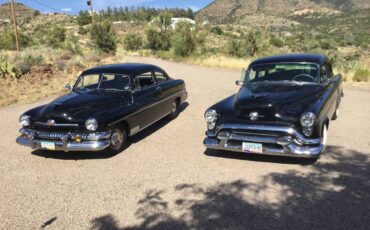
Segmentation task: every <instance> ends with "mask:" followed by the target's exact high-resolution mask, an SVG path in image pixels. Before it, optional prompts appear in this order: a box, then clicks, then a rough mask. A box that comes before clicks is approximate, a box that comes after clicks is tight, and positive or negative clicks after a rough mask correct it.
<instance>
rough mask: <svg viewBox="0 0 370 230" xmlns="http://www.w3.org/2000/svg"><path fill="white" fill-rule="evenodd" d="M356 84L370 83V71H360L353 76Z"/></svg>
mask: <svg viewBox="0 0 370 230" xmlns="http://www.w3.org/2000/svg"><path fill="white" fill-rule="evenodd" d="M353 81H355V82H370V71H369V70H368V69H358V70H357V71H356V72H355V75H354V76H353Z"/></svg>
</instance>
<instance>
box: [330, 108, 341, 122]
mask: <svg viewBox="0 0 370 230" xmlns="http://www.w3.org/2000/svg"><path fill="white" fill-rule="evenodd" d="M338 117H339V108H337V109H336V110H335V112H334V114H333V117H332V118H331V119H332V120H336V119H338Z"/></svg>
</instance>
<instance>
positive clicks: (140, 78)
mask: <svg viewBox="0 0 370 230" xmlns="http://www.w3.org/2000/svg"><path fill="white" fill-rule="evenodd" d="M133 82H134V89H136V90H140V89H144V88H147V87H149V86H151V85H154V84H155V80H154V77H153V74H152V72H145V73H141V74H139V75H136V76H135V78H134V80H133Z"/></svg>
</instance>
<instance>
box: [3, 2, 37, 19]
mask: <svg viewBox="0 0 370 230" xmlns="http://www.w3.org/2000/svg"><path fill="white" fill-rule="evenodd" d="M36 12H37V11H36V10H34V9H31V8H29V7H28V6H25V5H23V4H22V3H16V4H15V13H16V15H17V17H18V19H19V20H22V19H26V18H30V17H32V16H33V15H35V13H36ZM11 19H12V11H11V6H10V3H9V2H6V3H4V4H1V5H0V20H2V21H4V20H11Z"/></svg>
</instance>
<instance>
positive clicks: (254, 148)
mask: <svg viewBox="0 0 370 230" xmlns="http://www.w3.org/2000/svg"><path fill="white" fill-rule="evenodd" d="M242 148H243V152H247V153H262V144H257V143H249V142H243V147H242Z"/></svg>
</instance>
